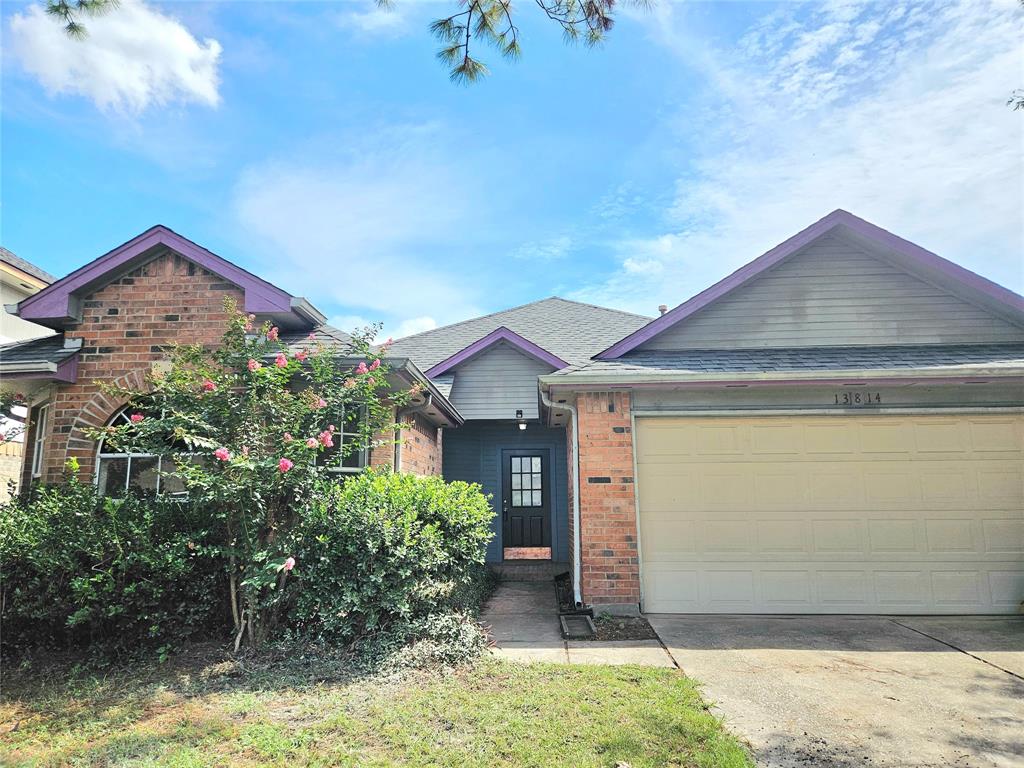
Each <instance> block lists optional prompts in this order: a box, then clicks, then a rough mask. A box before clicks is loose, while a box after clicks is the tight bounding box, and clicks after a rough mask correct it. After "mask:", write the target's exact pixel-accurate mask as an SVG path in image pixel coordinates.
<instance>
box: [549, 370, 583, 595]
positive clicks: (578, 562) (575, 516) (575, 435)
mask: <svg viewBox="0 0 1024 768" xmlns="http://www.w3.org/2000/svg"><path fill="white" fill-rule="evenodd" d="M540 401H541V402H542V403H544V405H545V406H547V407H548V408H556V409H559V410H563V411H568V412H569V413H571V414H572V461H573V471H572V486H573V488H572V541H573V546H572V599H573V602H575V603H576V606H577V607H579V606H581V605H583V594H582V592H581V591H580V580H581V579H582V578H583V565H582V557H581V556H580V547H581V546H582V537H581V535H580V431H579V424H578V422H579V419H577V418H576V407H575V406H573V405H567V404H565V403H553V402H551V400H550V398H548V395H547V393H546V392H545V391H544V390H543V389H541V390H540Z"/></svg>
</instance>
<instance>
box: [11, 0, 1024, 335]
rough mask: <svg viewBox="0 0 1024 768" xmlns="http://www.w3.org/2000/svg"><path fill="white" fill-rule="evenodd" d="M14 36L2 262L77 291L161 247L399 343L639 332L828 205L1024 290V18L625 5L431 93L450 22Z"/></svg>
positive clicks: (128, 14)
mask: <svg viewBox="0 0 1024 768" xmlns="http://www.w3.org/2000/svg"><path fill="white" fill-rule="evenodd" d="M41 7H42V3H41V1H40V0H36V2H28V3H18V2H9V1H8V0H5V2H4V3H3V4H2V6H0V13H2V83H0V85H2V97H0V98H2V101H0V111H2V125H0V130H2V133H0V161H2V165H0V185H2V186H0V243H2V244H3V245H4V246H5V247H7V248H9V249H10V250H12V251H14V252H15V253H17V254H18V255H20V256H22V257H24V258H26V259H29V260H30V261H32V262H34V263H36V264H37V265H39V266H40V267H42V268H44V269H46V270H47V271H49V272H52V273H54V274H55V275H58V276H62V275H64V274H67V273H68V272H70V271H72V270H73V269H75V268H77V267H79V266H81V265H82V264H84V263H85V262H87V261H90V260H91V259H94V258H96V257H97V256H99V255H101V254H103V253H105V252H106V251H108V250H110V249H111V248H114V247H116V246H117V245H119V244H120V243H122V242H124V241H126V240H129V239H131V238H132V237H134V236H135V235H137V234H138V233H140V232H142V231H143V230H145V229H147V228H148V227H150V226H152V225H154V224H164V225H167V226H169V227H171V228H172V229H174V230H175V231H177V232H179V233H180V234H182V235H185V236H186V237H188V238H190V239H192V240H194V241H196V242H198V243H199V244H201V245H203V246H205V247H207V248H209V249H210V250H212V251H214V252H216V253H218V254H220V255H221V256H224V257H225V258H227V259H229V260H231V261H233V262H235V263H236V264H239V265H240V266H242V267H245V268H247V269H249V270H251V271H253V272H255V273H257V274H259V275H260V276H262V277H264V278H266V279H268V280H270V281H271V282H274V283H275V284H277V285H279V286H280V287H282V288H284V289H285V290H287V291H289V292H291V293H293V294H296V295H302V296H305V297H306V298H308V299H309V300H310V301H312V302H313V303H314V304H315V305H316V306H317V307H318V308H319V309H320V310H321V311H323V312H324V314H326V315H327V316H328V317H329V318H330V319H331V322H333V323H334V324H335V325H338V326H340V327H342V328H345V329H351V328H354V327H357V326H362V325H366V324H369V323H371V322H380V323H383V324H384V331H383V334H384V335H393V336H395V337H399V336H402V335H406V334H408V333H412V332H416V331H421V330H426V329H429V328H432V327H436V326H438V325H444V324H447V323H451V322H455V321H458V320H462V319H465V318H467V317H472V316H475V315H478V314H482V313H485V312H492V311H497V310H500V309H503V308H506V307H510V306H515V305H518V304H522V303H526V302H529V301H533V300H536V299H541V298H544V297H547V296H552V295H560V296H564V297H566V298H570V299H576V300H580V301H587V302H592V303H596V304H601V305H605V306H611V307H616V308H620V309H624V310H628V311H633V312H637V313H640V314H645V315H654V314H656V312H657V307H658V305H659V304H667V305H669V306H675V305H677V304H679V303H681V302H683V301H685V300H686V299H687V298H689V297H690V296H692V295H693V294H695V293H697V292H699V291H701V290H703V289H704V288H705V287H707V286H708V285H710V284H711V283H713V282H714V281H716V280H718V279H720V278H722V277H724V276H725V275H727V274H728V273H730V272H732V271H733V270H735V269H736V268H737V267H739V266H742V265H743V264H744V263H746V262H747V261H750V260H751V259H753V258H755V257H756V256H758V255H760V254H761V253H763V252H764V251H766V250H768V249H769V248H771V247H772V246H774V245H776V244H777V243H779V242H781V241H783V240H785V239H786V238H787V237H789V236H791V235H793V234H795V233H796V232H798V231H799V230H801V229H803V228H804V227H806V226H807V225H809V224H811V223H813V222H814V221H816V220H817V219H819V218H821V217H822V216H824V215H825V214H827V213H829V212H830V211H832V210H833V209H835V208H844V209H846V210H848V211H850V212H852V213H854V214H857V215H858V216H861V217H862V218H865V219H868V220H869V221H871V222H873V223H875V224H878V225H879V226H882V227H884V228H886V229H888V230H890V231H892V232H895V233H897V234H899V235H901V236H903V237H905V238H907V239H909V240H912V241H914V242H916V243H917V244H919V245H921V246H924V247H925V248H928V249H930V250H932V251H935V252H937V253H939V254H940V255H942V256H945V257H946V258H949V259H952V260H954V261H956V262H958V263H960V264H962V265H963V266H965V267H967V268H968V269H971V270H974V271H976V272H978V273H980V274H982V275H984V276H986V277H988V278H990V279H993V280H995V281H997V282H999V283H1002V284H1003V285H1005V286H1007V287H1009V288H1011V289H1013V290H1016V291H1017V292H1022V291H1024V112H1014V111H1012V110H1011V109H1009V108H1008V107H1007V106H1006V101H1007V99H1008V97H1009V96H1010V94H1011V92H1012V91H1013V90H1014V89H1015V88H1024V47H1022V43H1021V41H1022V40H1024V7H1022V6H1021V5H1020V4H1019V3H1018V2H1017V1H1016V0H974V1H973V2H965V3H959V4H958V3H955V2H948V1H947V2H903V1H900V0H897V1H895V2H892V1H886V2H852V1H850V0H830V1H829V2H811V3H795V2H784V3H768V2H752V3H742V2H686V3H683V2H666V1H665V0H661V2H655V4H654V5H653V7H652V8H650V9H649V10H641V9H638V8H636V7H631V6H629V5H628V4H626V3H620V11H619V13H618V17H617V23H616V26H615V27H614V29H613V30H612V32H611V33H610V34H609V35H608V37H607V39H606V41H605V42H604V44H603V45H601V46H600V47H598V48H595V49H590V48H586V47H584V46H572V45H566V44H565V43H564V42H563V40H562V38H561V34H560V31H559V30H558V29H557V28H556V27H555V26H554V25H553V24H552V23H551V22H550V21H548V20H546V19H545V18H543V16H542V14H541V13H540V11H539V9H538V8H537V7H536V5H535V4H534V3H533V2H526V1H525V0H523V1H522V2H518V1H517V0H513V7H514V9H515V11H516V14H517V17H518V18H517V21H518V22H519V24H520V28H521V36H522V48H523V54H522V58H521V59H520V60H518V61H516V62H506V61H503V60H502V59H501V58H500V57H499V55H498V54H497V53H496V52H495V51H492V50H489V49H486V48H478V50H477V51H476V53H477V55H478V56H479V57H481V58H483V59H484V61H485V62H486V63H487V64H488V66H489V68H490V71H491V72H490V75H489V76H488V77H487V78H486V79H484V80H483V81H481V82H478V83H475V84H473V85H469V86H462V85H456V84H453V83H451V82H449V80H448V76H447V72H446V70H445V69H444V67H443V66H442V65H441V64H440V63H439V62H438V61H437V59H436V57H435V54H436V50H437V47H438V46H437V42H436V41H435V40H434V39H432V38H431V36H430V33H429V30H428V26H429V23H430V22H431V21H432V20H434V19H436V18H438V17H441V16H444V15H448V14H450V13H452V12H454V10H455V9H457V5H456V0H444V2H440V1H435V0H431V1H430V2H417V1H416V0H393V5H392V9H391V10H389V11H386V10H381V9H380V8H378V7H377V5H376V4H375V3H374V2H373V1H372V0H352V1H351V2H306V3H302V2H294V3H292V2H272V3H258V2H227V3H201V2H151V1H149V0H146V1H144V0H122V1H121V7H120V9H119V10H117V11H116V12H114V13H111V14H108V15H106V16H103V17H99V18H95V19H86V26H87V29H88V36H87V38H86V39H84V40H82V41H76V40H72V39H69V38H68V37H67V36H66V35H64V34H63V32H62V30H61V29H60V27H59V25H58V24H57V23H56V22H55V21H54V20H53V19H51V18H49V17H47V16H45V14H43V13H42V10H41Z"/></svg>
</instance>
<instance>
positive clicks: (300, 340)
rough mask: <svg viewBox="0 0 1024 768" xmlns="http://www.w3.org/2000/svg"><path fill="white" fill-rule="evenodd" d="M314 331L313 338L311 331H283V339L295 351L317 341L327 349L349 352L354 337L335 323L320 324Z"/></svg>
mask: <svg viewBox="0 0 1024 768" xmlns="http://www.w3.org/2000/svg"><path fill="white" fill-rule="evenodd" d="M312 333H313V339H310V338H309V334H310V331H287V332H286V331H282V332H281V341H282V342H283V343H284V344H286V345H287V346H288V351H289V352H293V353H294V352H298V351H299V350H300V349H303V348H305V347H309V346H310V345H311V344H317V343H320V344H323V345H324V347H325V348H326V349H328V350H330V351H331V352H334V353H337V354H346V353H348V352H349V346H350V345H351V343H352V337H351V336H350V335H348V334H347V333H345V332H344V331H342V330H340V329H338V328H335V327H334V326H333V325H321V326H318V327H317V328H314V329H313V331H312Z"/></svg>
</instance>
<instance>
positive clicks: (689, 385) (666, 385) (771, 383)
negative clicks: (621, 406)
mask: <svg viewBox="0 0 1024 768" xmlns="http://www.w3.org/2000/svg"><path fill="white" fill-rule="evenodd" d="M976 383H993V384H1014V385H1016V384H1024V376H999V375H995V376H993V375H991V374H989V375H987V376H985V375H982V374H978V375H976V376H924V377H922V376H895V377H894V376H887V377H880V378H877V379H876V378H871V377H870V376H864V377H860V378H855V379H851V378H849V377H847V376H844V377H834V378H820V379H767V380H765V379H714V380H707V379H706V380H703V381H669V380H665V381H637V382H622V383H613V382H608V383H603V384H602V383H590V382H588V383H584V384H552V385H551V386H550V389H551V391H552V392H556V391H558V392H579V391H583V390H588V391H595V392H606V391H608V390H613V389H614V390H619V389H715V388H718V387H738V388H743V387H749V388H751V389H757V388H760V387H810V386H840V385H842V386H846V385H849V386H879V387H881V386H896V385H900V384H926V385H930V384H976ZM862 410H863V411H864V412H865V413H868V412H870V413H874V412H875V411H873V410H869V409H862Z"/></svg>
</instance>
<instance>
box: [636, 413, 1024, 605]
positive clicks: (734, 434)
mask: <svg viewBox="0 0 1024 768" xmlns="http://www.w3.org/2000/svg"><path fill="white" fill-rule="evenodd" d="M636 427H637V434H636V441H637V442H636V446H637V488H638V492H639V504H640V537H641V548H642V549H641V572H642V579H643V589H644V609H645V610H647V611H651V612H696V613H720V612H721V613H1016V612H1017V611H1018V609H1019V607H1020V604H1021V601H1022V600H1024V418H1022V417H1021V416H1020V415H1006V416H1002V415H1000V416H974V415H956V416H916V415H914V416H865V417H847V416H835V417H803V416H800V417H782V416H768V417H727V418H717V417H694V418H669V417H646V418H645V417H639V416H638V417H637V420H636Z"/></svg>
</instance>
